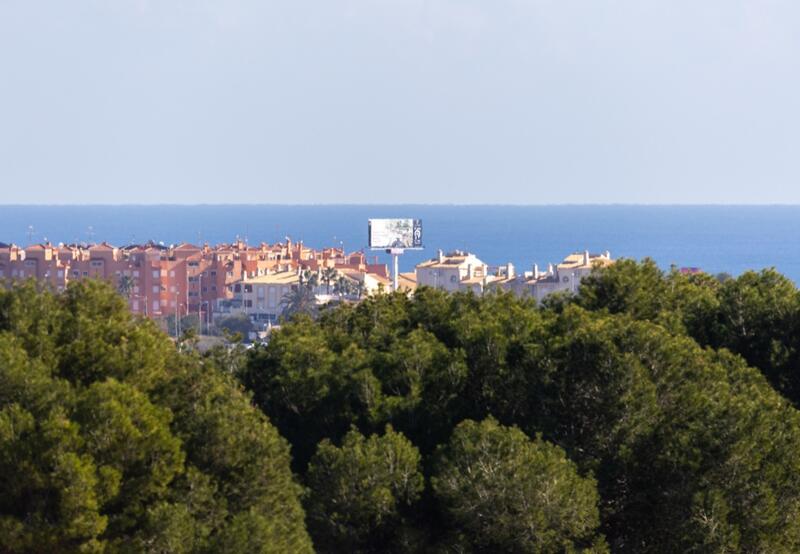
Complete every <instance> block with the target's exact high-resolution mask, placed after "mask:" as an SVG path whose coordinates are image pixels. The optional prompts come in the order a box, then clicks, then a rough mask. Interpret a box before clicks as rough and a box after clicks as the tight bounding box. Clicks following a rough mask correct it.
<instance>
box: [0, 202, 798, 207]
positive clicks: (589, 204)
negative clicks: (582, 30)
mask: <svg viewBox="0 0 800 554" xmlns="http://www.w3.org/2000/svg"><path fill="white" fill-rule="evenodd" d="M216 206H222V207H243V206H248V207H258V206H270V207H292V208H294V207H297V208H315V207H319V208H327V207H329V208H338V207H363V208H368V207H388V206H392V207H393V206H403V207H453V208H474V207H492V208H557V207H687V208H688V207H759V208H768V207H776V208H784V207H785V208H792V207H800V203H782V202H771V203H744V202H742V203H725V202H706V203H703V202H697V203H690V202H664V203H656V202H586V203H576V202H563V203H555V202H554V203H546V204H513V203H464V204H459V203H440V202H430V203H425V202H399V203H363V202H341V203H327V202H318V203H292V202H283V203H278V202H276V203H270V202H250V203H227V202H219V203H212V202H198V203H191V204H189V203H177V202H175V203H170V202H159V203H142V202H130V203H125V202H122V203H115V202H107V203H92V202H88V203H48V204H24V203H14V204H4V203H0V208H79V207H80V208H82V207H97V208H103V207H150V208H152V207H176V208H194V207H216Z"/></svg>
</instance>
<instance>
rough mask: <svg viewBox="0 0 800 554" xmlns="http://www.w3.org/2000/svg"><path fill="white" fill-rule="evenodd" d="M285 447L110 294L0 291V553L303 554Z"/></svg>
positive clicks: (227, 380) (205, 364) (88, 286)
mask: <svg viewBox="0 0 800 554" xmlns="http://www.w3.org/2000/svg"><path fill="white" fill-rule="evenodd" d="M299 496H300V488H299V487H298V485H297V484H296V483H295V482H294V479H293V476H292V474H291V472H290V469H289V452H288V445H287V444H286V442H285V441H284V440H283V439H282V438H281V437H280V436H279V435H278V433H277V431H276V430H275V429H274V427H272V426H271V425H270V424H269V422H268V421H267V419H266V417H265V416H264V415H263V414H261V413H260V412H259V411H258V410H256V409H254V408H253V407H252V406H251V405H250V400H249V397H248V396H247V395H246V394H244V393H243V392H242V391H241V389H240V388H239V387H238V386H237V385H236V383H235V382H234V381H233V379H232V378H231V377H230V376H226V375H225V374H224V373H223V371H222V370H220V369H219V368H218V367H216V365H215V364H214V363H213V358H209V359H208V360H201V359H200V358H198V357H197V356H196V355H195V354H192V353H179V352H178V351H177V350H176V349H175V347H174V345H173V343H172V342H171V341H170V340H169V338H167V337H166V336H165V335H164V334H162V333H161V332H160V331H158V330H157V328H156V327H155V325H154V324H153V323H152V322H150V321H147V320H141V319H137V318H134V317H133V316H132V315H131V314H130V312H129V311H128V309H127V306H126V305H125V302H124V300H123V299H122V298H121V297H120V296H119V295H118V293H117V292H116V291H114V290H113V289H112V288H111V287H110V286H109V285H107V284H102V283H99V282H92V281H86V282H83V283H80V284H74V285H70V287H69V288H68V289H67V290H66V291H65V292H64V293H59V294H55V293H52V292H49V291H47V290H38V289H37V288H36V286H35V285H33V284H32V283H25V284H21V285H15V286H13V287H12V288H10V289H8V290H0V551H3V552H73V551H81V552H104V551H105V552H111V551H114V552H116V551H119V552H206V551H208V552H211V551H216V547H217V545H219V544H222V543H223V542H225V541H226V540H228V538H229V537H231V536H232V535H233V536H235V535H236V530H237V529H239V528H240V526H241V525H242V524H241V521H242V520H243V519H244V518H252V519H257V520H258V521H259V522H260V525H261V528H262V530H264V532H263V533H261V534H260V535H254V536H253V537H251V539H250V543H249V544H250V545H251V546H252V548H250V549H249V551H263V552H268V551H272V552H279V551H280V552H289V551H291V552H310V551H311V544H310V540H309V538H308V535H307V534H306V531H305V525H304V521H303V517H304V516H303V511H302V507H301V505H300V499H299Z"/></svg>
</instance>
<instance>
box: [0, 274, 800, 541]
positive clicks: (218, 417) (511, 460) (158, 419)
mask: <svg viewBox="0 0 800 554" xmlns="http://www.w3.org/2000/svg"><path fill="white" fill-rule="evenodd" d="M798 356H800V292H798V290H797V289H796V288H795V286H794V284H793V283H792V282H791V281H789V280H787V279H785V278H784V277H782V276H781V275H779V274H777V273H776V272H774V271H772V270H766V271H763V272H760V273H755V272H751V273H746V274H744V275H742V276H740V277H738V278H735V279H733V278H728V279H723V278H716V277H712V276H709V275H703V274H699V275H683V274H680V273H679V272H674V271H671V272H664V271H662V270H660V269H659V268H658V267H657V266H656V265H655V264H654V263H653V262H651V261H649V260H645V261H643V262H633V261H627V260H623V261H620V262H618V263H616V264H614V265H613V266H610V267H608V268H606V269H603V270H600V271H597V272H595V273H594V274H593V275H592V276H591V277H589V278H588V279H586V280H585V281H584V282H583V285H582V286H581V288H580V291H579V293H578V294H577V295H575V296H554V297H551V298H550V299H549V300H548V301H547V302H545V304H544V305H540V306H537V305H535V304H534V303H533V302H532V301H530V300H527V299H524V298H522V299H521V298H518V297H515V296H513V295H511V294H507V293H502V292H498V293H488V294H486V295H484V296H476V295H473V294H466V293H464V294H447V293H444V292H441V291H437V290H432V289H425V288H421V289H419V290H417V292H416V293H415V294H414V295H413V296H408V295H405V294H400V293H395V294H380V295H377V296H374V297H371V298H368V299H366V300H364V301H363V302H361V303H359V304H356V305H350V304H343V305H339V306H334V307H330V308H328V309H323V310H321V311H320V313H318V314H316V315H315V317H314V318H312V317H309V316H305V315H297V316H295V317H294V318H293V319H292V320H291V321H289V322H285V323H284V325H282V327H281V328H280V330H279V331H276V332H275V333H273V335H272V337H271V340H270V341H269V343H268V344H266V345H260V346H256V347H254V348H252V349H249V350H246V349H244V348H242V347H238V346H235V345H234V346H232V347H224V348H217V349H214V350H212V351H209V352H206V353H203V354H201V353H199V352H198V351H197V349H196V348H195V344H194V339H193V337H192V336H191V335H185V336H184V337H182V338H181V339H180V340H178V341H177V343H176V342H175V341H173V340H171V339H170V338H169V337H167V336H166V335H164V334H163V333H162V332H161V331H159V330H158V329H157V328H156V326H155V324H153V323H152V322H150V321H147V320H141V319H137V318H134V317H132V316H131V315H130V314H129V313H128V311H127V309H126V306H125V302H124V300H123V299H122V298H121V297H120V296H119V295H118V293H116V292H115V291H114V290H113V289H112V288H111V287H109V286H107V285H104V284H101V283H97V282H85V283H79V284H75V285H72V286H70V287H69V288H68V289H67V291H65V292H63V293H60V294H55V293H52V292H49V291H47V290H41V289H40V288H38V287H37V285H36V284H35V283H32V282H28V283H24V284H17V285H14V286H12V287H10V288H8V289H6V290H2V291H0V552H9V553H17V552H20V553H21V552H164V553H166V552H267V553H272V552H274V553H278V552H280V553H287V552H289V553H295V552H297V553H303V552H314V551H316V552H327V553H334V552H336V553H339V552H343V553H350V552H353V553H359V552H363V553H367V552H374V553H378V552H381V553H382V552H397V553H400V552H419V553H433V554H446V553H452V554H467V553H495V552H508V553H528V552H530V553H577V552H583V553H603V552H620V553H639V552H642V553H670V554H671V553H675V552H698V553H706V552H709V553H711V552H714V553H733V552H746V553H770V554H772V553H789V552H798V551H800V412H798V411H797V409H796V406H798V404H800V374H798V371H800V359H798Z"/></svg>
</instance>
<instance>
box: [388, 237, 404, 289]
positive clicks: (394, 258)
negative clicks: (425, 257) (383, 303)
mask: <svg viewBox="0 0 800 554" xmlns="http://www.w3.org/2000/svg"><path fill="white" fill-rule="evenodd" d="M386 252H387V253H388V254H391V255H392V265H393V266H394V267H393V273H394V278H393V279H392V290H393V291H394V292H397V289H398V287H399V285H400V271H399V270H398V267H399V261H398V260H399V258H400V254H402V253H403V252H405V250H403V249H402V248H389V249H388V250H387V251H386Z"/></svg>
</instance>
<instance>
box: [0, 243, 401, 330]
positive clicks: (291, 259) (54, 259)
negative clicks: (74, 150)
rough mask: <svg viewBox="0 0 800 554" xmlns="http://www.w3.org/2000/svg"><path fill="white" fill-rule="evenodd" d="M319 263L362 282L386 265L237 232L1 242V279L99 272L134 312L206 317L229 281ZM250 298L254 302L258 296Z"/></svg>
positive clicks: (53, 279)
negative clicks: (185, 237)
mask: <svg viewBox="0 0 800 554" xmlns="http://www.w3.org/2000/svg"><path fill="white" fill-rule="evenodd" d="M326 267H335V268H337V270H341V271H342V272H345V271H346V272H348V274H351V275H352V274H355V275H356V277H355V278H356V279H357V278H358V277H357V276H358V275H362V277H361V278H362V280H366V281H367V284H371V283H373V281H374V279H373V278H372V277H364V276H365V275H367V274H369V275H371V276H374V277H375V278H376V279H381V278H387V279H388V268H387V267H386V265H385V264H377V263H372V264H371V263H369V262H368V259H367V257H366V255H365V254H364V253H363V252H354V253H351V254H346V253H345V252H344V251H343V250H342V249H340V248H324V249H321V250H316V249H313V248H309V247H307V246H305V245H304V244H303V243H302V242H293V241H292V240H291V239H289V238H287V239H286V241H285V242H282V243H275V244H267V243H261V244H258V245H248V244H247V243H246V242H244V241H242V240H239V239H237V240H236V241H234V242H232V243H230V244H219V245H216V246H213V247H211V246H209V245H208V244H205V245H203V246H197V245H193V244H190V243H183V244H178V245H170V246H166V245H164V244H161V243H155V242H152V241H151V242H148V243H145V244H132V245H128V246H124V247H116V246H113V245H111V244H108V243H106V242H102V243H99V244H92V245H86V244H59V245H53V244H50V243H44V244H34V245H30V246H28V247H25V248H23V247H20V246H17V245H14V244H4V243H0V282H2V281H6V280H21V279H27V278H34V279H38V280H40V281H43V282H47V283H49V284H50V286H52V287H53V289H54V290H63V289H64V288H65V287H66V286H67V284H68V283H69V282H71V281H79V280H81V279H104V280H107V281H109V282H110V283H112V284H113V286H115V287H117V288H118V289H119V290H120V292H122V293H123V295H124V296H126V297H127V298H128V303H129V306H130V308H131V310H132V311H133V312H134V313H137V314H141V315H145V316H150V317H156V318H158V317H163V316H166V315H173V314H178V315H180V316H184V315H187V314H191V313H197V314H198V315H200V316H201V318H203V319H211V314H212V312H213V310H214V308H215V306H216V305H217V303H218V301H219V300H232V299H233V298H234V296H235V292H234V288H233V286H232V285H233V284H234V283H237V282H240V281H243V280H253V279H258V278H260V277H265V276H269V275H273V274H277V273H281V272H297V271H298V270H300V269H303V270H311V271H321V270H322V269H324V268H326ZM256 294H258V293H256ZM267 294H270V293H268V292H267ZM275 294H277V293H275ZM254 300H255V301H256V305H258V298H257V297H256V298H255V299H254ZM267 313H268V314H269V313H274V312H267Z"/></svg>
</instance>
